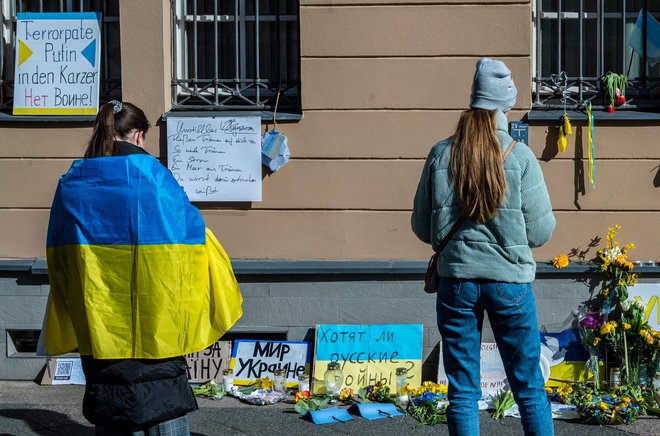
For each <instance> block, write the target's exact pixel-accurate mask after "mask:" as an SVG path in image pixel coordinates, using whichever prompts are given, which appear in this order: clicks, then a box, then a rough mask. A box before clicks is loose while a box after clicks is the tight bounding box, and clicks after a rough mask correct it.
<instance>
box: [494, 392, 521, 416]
mask: <svg viewBox="0 0 660 436" xmlns="http://www.w3.org/2000/svg"><path fill="white" fill-rule="evenodd" d="M514 404H516V401H515V400H514V399H513V394H512V393H511V391H504V390H502V389H500V390H498V391H497V394H496V395H495V396H494V397H493V405H494V406H495V410H494V411H493V412H492V413H491V414H490V417H491V418H493V419H499V420H502V418H504V412H506V411H507V410H509V409H510V408H511V407H513V405H514Z"/></svg>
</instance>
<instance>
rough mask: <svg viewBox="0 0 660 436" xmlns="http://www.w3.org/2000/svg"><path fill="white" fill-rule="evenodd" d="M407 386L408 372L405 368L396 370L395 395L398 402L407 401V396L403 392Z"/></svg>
mask: <svg viewBox="0 0 660 436" xmlns="http://www.w3.org/2000/svg"><path fill="white" fill-rule="evenodd" d="M406 386H408V370H407V369H406V368H397V369H396V395H397V397H398V399H399V401H407V400H408V395H407V394H406V393H405V392H404V390H405V388H406Z"/></svg>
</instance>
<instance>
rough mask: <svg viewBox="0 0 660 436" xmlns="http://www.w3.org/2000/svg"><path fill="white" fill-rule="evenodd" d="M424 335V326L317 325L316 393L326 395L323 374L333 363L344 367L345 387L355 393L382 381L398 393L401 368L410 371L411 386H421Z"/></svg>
mask: <svg viewBox="0 0 660 436" xmlns="http://www.w3.org/2000/svg"><path fill="white" fill-rule="evenodd" d="M422 334H423V325H422V324H381V325H317V326H316V354H315V359H314V386H313V391H314V393H319V394H320V393H324V390H325V386H324V385H323V383H322V380H323V374H324V373H325V371H326V369H327V366H328V363H330V362H339V364H340V365H341V368H342V372H343V373H344V384H343V385H342V387H349V388H352V389H353V390H355V391H357V389H359V388H361V387H364V386H368V385H373V384H375V383H376V382H377V381H382V382H384V383H385V384H386V385H387V386H389V387H390V391H391V392H395V391H396V379H395V376H396V369H397V368H406V369H407V370H408V385H409V386H410V387H413V388H416V387H418V386H420V385H421V383H422ZM317 380H319V381H320V382H317Z"/></svg>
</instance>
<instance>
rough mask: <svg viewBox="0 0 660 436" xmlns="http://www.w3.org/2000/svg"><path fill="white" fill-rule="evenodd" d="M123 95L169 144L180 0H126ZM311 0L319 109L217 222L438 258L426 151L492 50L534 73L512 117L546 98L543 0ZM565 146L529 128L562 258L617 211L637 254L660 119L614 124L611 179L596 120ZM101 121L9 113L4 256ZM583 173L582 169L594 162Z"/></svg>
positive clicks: (307, 14)
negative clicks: (540, 88) (541, 93)
mask: <svg viewBox="0 0 660 436" xmlns="http://www.w3.org/2000/svg"><path fill="white" fill-rule="evenodd" d="M120 3H121V11H120V12H121V18H120V19H121V35H122V36H121V37H122V41H121V49H122V76H123V77H122V80H123V83H122V89H123V94H124V100H126V101H132V102H134V103H136V104H138V105H139V106H141V107H142V108H143V109H144V110H145V112H146V113H147V115H148V117H149V119H150V120H151V122H152V124H154V128H153V130H152V131H150V132H149V135H148V137H147V138H148V143H149V146H148V150H149V151H150V152H151V153H152V154H155V155H158V154H159V151H160V149H161V147H162V138H161V137H160V132H161V130H162V128H163V124H162V122H161V121H160V116H161V115H162V114H163V113H164V112H166V111H167V110H169V106H170V100H171V92H170V86H169V83H170V79H171V73H170V71H171V59H170V45H169V41H170V26H171V24H170V3H169V1H165V0H149V1H146V0H145V1H140V2H135V1H128V0H122V1H121V2H120ZM462 3H463V2H461V1H447V0H444V1H429V0H427V1H419V0H415V1H405V0H398V1H396V0H359V1H356V0H354V1H351V0H301V11H300V12H301V13H300V16H301V24H300V28H301V41H302V43H301V51H302V60H301V68H302V96H303V110H304V119H303V120H302V121H298V122H293V123H287V124H284V123H281V124H280V127H281V129H282V130H283V131H284V132H285V133H286V134H287V135H288V136H289V138H290V140H289V146H290V148H291V153H292V159H291V162H290V164H289V165H287V166H286V167H284V168H283V169H282V170H280V171H279V172H277V173H275V174H272V175H270V176H267V177H265V178H264V181H263V202H261V203H252V204H246V205H245V207H243V208H237V207H236V206H235V205H232V206H228V207H224V208H223V207H221V208H217V207H216V208H209V207H205V206H204V205H200V208H201V209H202V213H203V215H204V217H205V219H206V222H207V225H209V226H210V227H211V228H212V229H213V230H214V231H215V232H216V234H217V235H218V237H219V238H220V240H221V242H222V243H223V244H224V245H225V248H226V249H227V251H228V252H229V254H230V256H232V257H234V258H273V259H423V258H426V257H427V256H428V254H429V252H430V249H429V248H428V247H427V246H425V245H424V244H422V243H420V242H418V241H417V240H416V239H415V237H414V235H413V234H412V232H411V231H410V225H409V220H410V208H411V204H412V198H413V195H414V191H415V188H416V184H417V180H418V177H419V173H420V171H421V167H422V165H423V162H424V158H425V156H426V154H427V152H428V150H429V148H430V147H431V145H433V144H434V143H435V142H437V141H438V140H439V139H442V138H444V137H446V136H449V135H450V134H451V131H452V128H453V126H454V124H455V122H456V120H457V119H458V116H459V114H460V111H461V110H463V109H465V108H466V107H467V105H468V99H469V91H470V82H471V78H472V73H473V69H474V64H475V63H476V61H477V59H478V58H479V57H480V56H484V55H488V56H492V57H498V58H500V59H503V60H504V61H505V62H506V63H507V64H508V65H509V66H510V67H511V69H512V71H513V75H514V79H515V80H516V83H517V84H518V88H519V99H518V103H517V107H516V108H515V110H514V111H513V112H512V113H511V115H510V119H520V118H521V117H522V116H523V115H524V114H525V113H526V111H528V110H529V109H530V107H531V101H532V100H531V92H530V90H531V76H532V69H531V38H532V35H531V6H530V3H529V1H514V0H510V1H498V2H497V4H492V2H489V1H485V0H484V1H471V2H469V4H467V5H464V4H462ZM581 130H582V129H581V127H579V124H577V125H576V131H577V132H576V134H575V135H573V136H572V137H571V138H570V140H569V148H568V151H567V152H566V153H565V154H562V155H558V156H557V155H556V146H555V145H554V144H555V141H556V129H555V128H552V127H548V126H547V125H543V124H535V125H533V126H531V127H530V146H531V147H532V149H533V150H534V152H535V153H536V155H537V156H538V157H539V159H540V163H541V167H542V169H543V172H544V174H545V178H546V181H547V183H548V188H549V191H550V195H551V199H552V202H553V207H554V208H555V212H556V216H557V221H558V225H557V230H556V232H555V235H554V237H553V239H552V241H551V242H550V243H549V244H548V245H547V246H546V247H543V248H541V249H538V250H536V253H535V254H536V257H537V259H539V260H541V259H548V258H551V257H553V256H554V255H556V254H557V253H559V252H561V251H564V252H567V251H570V249H572V248H577V249H580V248H581V249H584V248H586V246H587V245H588V243H589V241H590V240H591V239H592V238H594V237H596V236H599V235H600V236H604V234H605V232H606V230H607V226H608V225H613V224H614V223H618V224H620V225H622V226H623V227H624V228H623V230H622V232H621V239H622V240H626V241H628V240H633V241H635V242H636V243H637V246H638V248H637V252H636V253H635V255H633V257H637V258H641V259H645V260H646V259H657V258H659V257H660V256H659V255H658V250H657V248H656V247H658V246H660V236H659V235H660V232H658V231H657V227H658V224H659V223H660V220H658V217H659V216H660V215H659V214H658V211H659V209H660V201H659V200H660V198H659V196H660V192H659V189H660V188H658V185H660V174H659V172H660V169H659V165H660V147H658V141H657V139H656V138H657V137H658V135H659V134H660V126H658V125H657V124H652V123H632V124H631V123H627V124H623V123H618V124H617V123H603V124H601V125H598V126H597V128H596V131H597V133H596V135H597V157H598V162H597V170H598V185H597V189H595V190H594V189H592V188H591V187H589V186H588V183H587V179H586V172H587V166H586V161H585V159H586V156H587V151H586V132H585V134H584V135H580V134H579V133H580V132H581ZM90 132H91V124H89V125H87V124H65V123H63V124H59V125H55V124H51V123H41V124H35V123H2V124H0V185H1V186H3V188H2V190H0V257H42V256H44V255H45V248H44V241H45V233H46V226H47V221H48V207H49V204H50V201H51V199H52V195H53V193H54V190H55V187H56V184H57V178H58V176H59V175H60V174H62V173H64V172H65V171H66V170H67V168H68V166H69V165H70V163H71V161H72V160H73V159H75V158H77V157H79V156H80V155H81V154H82V153H83V151H84V148H85V142H86V140H87V138H88V135H89V133H90ZM581 174H582V175H581Z"/></svg>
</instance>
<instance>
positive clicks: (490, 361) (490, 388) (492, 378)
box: [438, 342, 506, 396]
mask: <svg viewBox="0 0 660 436" xmlns="http://www.w3.org/2000/svg"><path fill="white" fill-rule="evenodd" d="M504 379H506V373H505V372H504V364H503V363H502V358H501V357H500V351H499V348H498V347H497V344H496V343H489V342H485V343H482V344H481V393H482V396H487V395H489V394H495V393H497V391H498V389H503V388H504ZM438 384H442V385H448V384H449V380H447V374H446V373H445V366H444V364H443V363H442V343H441V344H440V364H439V365H438Z"/></svg>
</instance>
